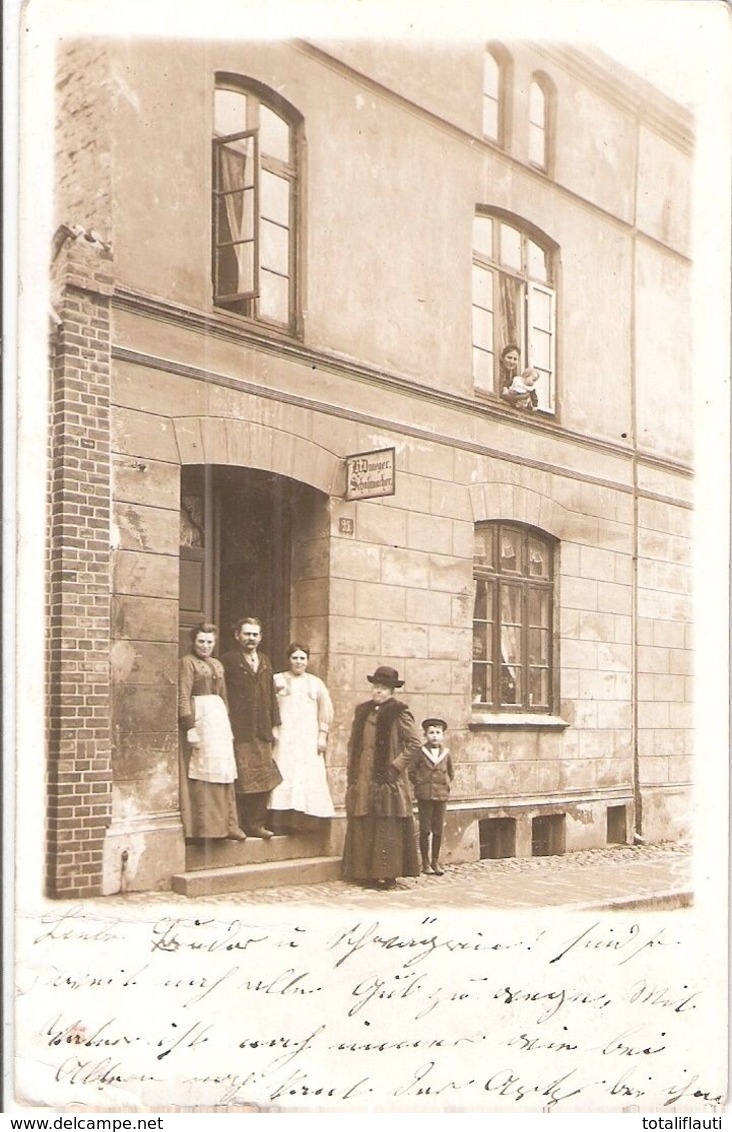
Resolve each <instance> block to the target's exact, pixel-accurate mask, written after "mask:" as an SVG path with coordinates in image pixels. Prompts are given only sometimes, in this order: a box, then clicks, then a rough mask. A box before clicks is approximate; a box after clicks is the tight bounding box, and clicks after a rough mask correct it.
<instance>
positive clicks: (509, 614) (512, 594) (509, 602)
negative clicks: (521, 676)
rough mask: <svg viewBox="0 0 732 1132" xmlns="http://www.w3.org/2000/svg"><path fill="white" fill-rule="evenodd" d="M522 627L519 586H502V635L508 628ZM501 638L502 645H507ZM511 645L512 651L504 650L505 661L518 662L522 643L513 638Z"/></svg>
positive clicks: (509, 642)
mask: <svg viewBox="0 0 732 1132" xmlns="http://www.w3.org/2000/svg"><path fill="white" fill-rule="evenodd" d="M520 625H521V590H520V588H519V587H518V586H501V633H503V631H504V629H506V628H507V627H513V628H516V627H519V626H520ZM506 643H507V642H506V641H504V639H503V636H501V645H502V646H503V645H505V644H506ZM508 644H510V645H511V648H510V651H509V652H508V653H507V652H506V651H505V650H503V658H504V660H518V658H519V653H520V648H521V642H520V639H519V638H518V637H517V639H516V640H514V639H513V637H512V638H511V639H510V640H509V641H508Z"/></svg>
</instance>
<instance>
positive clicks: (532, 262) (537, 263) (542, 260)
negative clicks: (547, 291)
mask: <svg viewBox="0 0 732 1132" xmlns="http://www.w3.org/2000/svg"><path fill="white" fill-rule="evenodd" d="M529 275H530V276H531V278H532V279H538V280H539V281H540V282H541V283H548V282H549V279H548V276H547V267H546V252H545V251H544V249H543V248H540V247H539V245H538V244H535V243H534V241H533V240H529Z"/></svg>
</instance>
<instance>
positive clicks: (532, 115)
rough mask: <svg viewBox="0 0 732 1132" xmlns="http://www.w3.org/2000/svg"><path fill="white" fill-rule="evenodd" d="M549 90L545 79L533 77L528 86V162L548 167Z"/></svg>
mask: <svg viewBox="0 0 732 1132" xmlns="http://www.w3.org/2000/svg"><path fill="white" fill-rule="evenodd" d="M549 110H550V91H549V86H548V83H547V81H546V80H545V79H544V78H543V77H541V78H539V77H536V76H535V77H534V78H533V79H532V80H531V84H530V86H529V164H530V165H535V166H536V168H537V169H543V170H544V171H545V172H546V171H547V170H548V169H549V141H550V139H549Z"/></svg>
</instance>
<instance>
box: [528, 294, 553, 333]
mask: <svg viewBox="0 0 732 1132" xmlns="http://www.w3.org/2000/svg"><path fill="white" fill-rule="evenodd" d="M531 323H532V326H535V327H537V328H539V329H540V330H551V325H552V296H551V295H549V294H547V292H546V291H541V290H540V289H539V288H538V287H532V288H531Z"/></svg>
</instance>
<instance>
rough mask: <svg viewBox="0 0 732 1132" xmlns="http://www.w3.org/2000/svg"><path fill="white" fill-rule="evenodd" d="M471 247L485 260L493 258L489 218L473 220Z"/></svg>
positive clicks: (491, 229) (479, 217) (478, 217)
mask: <svg viewBox="0 0 732 1132" xmlns="http://www.w3.org/2000/svg"><path fill="white" fill-rule="evenodd" d="M473 247H474V249H475V251H476V252H479V253H480V254H481V255H484V256H485V257H486V259H492V258H493V221H492V220H491V218H490V217H489V216H476V217H475V219H474V220H473Z"/></svg>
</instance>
